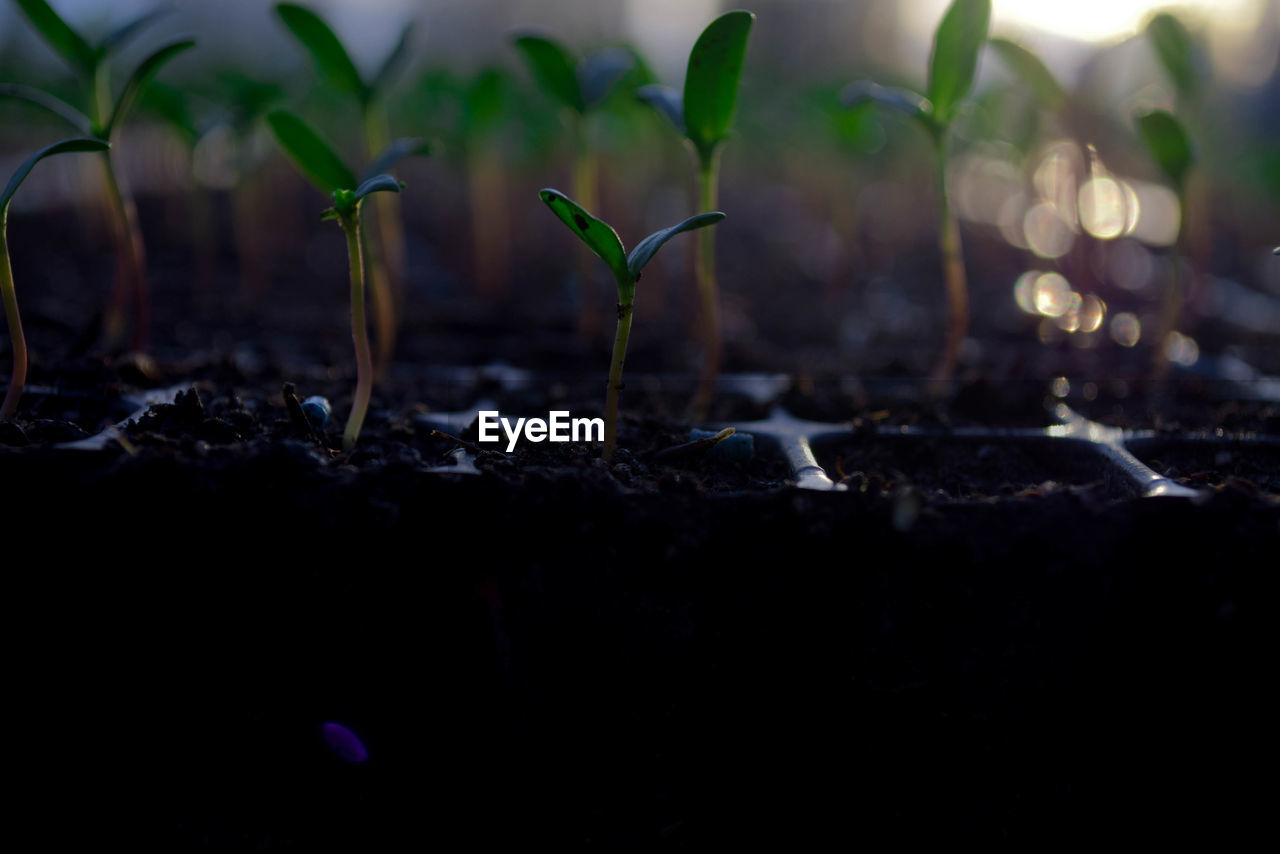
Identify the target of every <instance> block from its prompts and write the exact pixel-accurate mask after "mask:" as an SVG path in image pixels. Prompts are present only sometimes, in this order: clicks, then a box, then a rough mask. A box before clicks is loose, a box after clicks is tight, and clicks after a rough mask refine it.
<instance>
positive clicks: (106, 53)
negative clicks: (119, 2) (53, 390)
mask: <svg viewBox="0 0 1280 854" xmlns="http://www.w3.org/2000/svg"><path fill="white" fill-rule="evenodd" d="M14 2H15V3H16V4H17V5H18V8H20V9H21V10H22V11H23V13H24V14H25V15H26V16H27V19H28V20H29V21H30V22H31V25H32V26H33V27H35V29H36V31H37V32H39V33H40V35H41V36H42V37H43V38H44V40H45V41H46V42H48V43H49V46H50V47H52V48H53V49H54V51H55V52H57V53H58V54H59V55H60V56H61V57H62V58H63V59H65V60H66V61H67V63H68V64H69V65H71V67H72V68H73V69H75V71H76V73H77V74H78V75H79V77H80V79H81V81H82V83H83V84H84V85H85V87H86V88H87V90H88V100H89V114H88V115H85V114H84V113H83V112H81V111H80V110H78V109H77V108H76V107H73V106H72V105H70V104H68V103H66V102H65V101H63V100H61V99H59V98H56V97H54V96H53V95H50V94H48V93H47V92H44V91H42V90H40V89H35V88H32V87H30V86H22V85H19V84H13V83H4V84H0V95H8V96H10V97H14V98H21V99H23V100H25V101H28V102H30V103H33V104H36V105H37V106H40V107H43V108H44V109H46V110H48V111H49V112H51V113H53V114H54V115H56V116H58V117H59V118H61V119H63V120H64V121H67V122H69V123H70V124H71V125H73V126H74V127H75V128H76V129H77V130H79V131H80V132H81V133H83V134H86V135H88V136H93V137H97V138H99V139H104V140H107V141H114V140H115V137H116V134H117V132H118V131H119V129H120V126H121V125H122V124H123V123H124V119H125V117H126V116H127V115H128V114H129V111H130V109H132V107H133V105H134V103H135V102H136V101H137V99H138V95H139V93H140V92H141V91H142V88H143V86H144V85H146V83H147V82H148V81H149V80H150V79H151V78H152V77H154V76H155V75H156V73H157V72H158V71H159V70H160V68H161V66H163V65H164V64H165V63H166V62H168V61H169V60H170V59H173V57H175V56H177V55H178V54H180V53H182V52H183V51H184V50H187V49H188V48H190V47H193V46H194V45H195V42H194V41H192V40H190V39H184V40H181V41H175V42H171V43H169V44H166V45H165V46H163V47H161V48H159V49H157V50H155V51H153V52H152V53H151V54H149V55H148V56H147V57H146V58H145V59H144V60H142V62H141V63H139V64H138V66H137V67H136V68H135V69H134V70H133V73H132V74H131V75H130V76H129V79H128V80H127V81H126V82H125V85H124V88H123V89H121V90H120V93H119V94H118V95H116V96H114V97H113V96H112V93H111V77H110V65H109V63H108V60H109V59H110V58H111V56H112V54H114V53H115V52H116V51H117V50H119V49H120V48H121V47H123V46H124V45H126V44H128V43H129V42H130V41H131V40H132V39H133V38H134V37H135V36H137V35H138V34H139V33H140V32H142V30H144V29H145V28H146V27H147V26H148V25H150V24H151V23H152V22H153V21H154V20H156V19H157V18H159V17H160V16H161V15H163V14H165V13H166V12H167V11H168V10H167V9H166V8H160V9H153V10H152V11H150V12H144V13H143V14H141V15H139V16H138V17H136V18H134V19H133V20H131V21H129V22H128V23H126V24H124V25H122V26H120V27H118V28H117V29H115V30H113V31H112V32H110V33H108V34H107V36H106V37H105V38H103V39H102V41H100V42H99V43H98V44H96V45H91V44H90V43H89V42H88V41H86V40H85V38H84V37H83V36H81V35H80V34H79V33H77V32H76V31H75V30H74V29H72V28H71V26H70V25H69V24H68V23H67V22H66V21H64V20H63V19H62V18H61V17H59V15H58V13H57V12H55V11H53V9H52V8H51V7H50V6H49V4H48V3H47V2H45V0H14ZM102 163H103V174H104V177H105V183H106V190H107V203H108V205H109V206H110V209H111V216H110V218H109V219H110V222H111V224H112V229H113V232H114V236H115V241H116V246H117V249H118V251H119V253H120V254H119V261H118V266H117V270H116V282H115V288H114V290H113V292H112V297H111V302H110V304H109V305H108V307H107V317H106V339H107V343H108V346H114V345H115V344H116V343H118V342H119V341H120V339H121V338H122V337H123V335H124V327H125V313H126V309H125V305H126V304H127V303H129V302H132V303H133V310H134V323H133V348H134V349H135V350H143V349H145V348H146V345H147V338H148V334H149V331H150V330H149V327H150V323H151V320H150V315H151V301H150V298H149V297H148V295H147V279H146V261H145V257H146V255H145V249H144V244H143V241H142V230H141V228H140V227H139V225H138V211H137V207H136V206H135V205H134V202H133V197H132V195H131V194H130V193H129V191H128V188H127V187H125V186H124V185H123V184H122V183H121V181H120V180H119V177H118V174H117V172H116V169H115V167H114V165H113V163H112V160H111V153H110V152H108V151H106V150H104V151H103V155H102Z"/></svg>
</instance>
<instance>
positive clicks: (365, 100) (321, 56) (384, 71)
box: [276, 3, 413, 108]
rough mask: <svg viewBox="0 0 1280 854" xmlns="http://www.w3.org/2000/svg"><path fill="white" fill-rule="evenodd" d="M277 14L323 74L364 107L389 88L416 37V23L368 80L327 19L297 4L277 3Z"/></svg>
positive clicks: (338, 88)
mask: <svg viewBox="0 0 1280 854" xmlns="http://www.w3.org/2000/svg"><path fill="white" fill-rule="evenodd" d="M276 14H277V15H279V16H280V20H281V21H283V22H284V25H285V26H286V27H288V28H289V31H290V32H292V33H293V34H294V36H296V37H297V39H298V41H300V42H302V45H303V47H305V48H306V49H307V51H308V52H309V53H310V54H311V57H312V59H313V60H314V61H315V64H316V67H317V68H318V69H319V70H320V75H321V76H322V77H323V78H324V79H325V80H326V81H328V83H329V85H331V86H333V88H335V89H336V90H338V91H339V92H343V93H345V94H347V95H351V96H353V97H355V98H356V100H357V101H359V103H360V105H361V107H362V108H364V107H368V106H369V104H371V103H372V102H373V101H375V100H377V98H378V97H379V96H380V95H381V94H382V93H383V92H384V91H385V90H386V88H387V86H388V85H390V82H391V80H392V79H394V77H395V75H396V74H397V73H398V72H399V71H400V68H401V66H402V65H403V64H404V61H405V59H406V58H407V57H408V54H409V43H410V40H411V38H412V36H413V23H412V22H410V23H408V24H406V25H405V26H404V29H402V30H401V31H400V38H399V40H398V41H397V42H396V46H395V47H394V48H392V50H391V53H389V54H388V55H387V58H386V59H385V60H383V62H382V65H381V66H379V68H378V70H377V71H376V72H375V73H374V75H373V79H372V80H370V81H369V82H367V83H366V82H365V80H364V78H363V77H362V76H361V75H360V72H359V71H358V70H357V69H356V66H355V63H354V62H352V61H351V55H350V54H349V53H347V49H346V48H345V47H344V46H343V44H342V41H341V40H340V39H339V38H338V36H337V34H336V33H334V31H333V30H332V29H331V28H330V27H329V25H328V24H327V23H325V21H324V19H323V18H321V17H320V16H319V15H317V14H316V13H315V12H312V11H311V10H310V9H308V8H306V7H305V6H299V5H298V4H296V3H278V4H276Z"/></svg>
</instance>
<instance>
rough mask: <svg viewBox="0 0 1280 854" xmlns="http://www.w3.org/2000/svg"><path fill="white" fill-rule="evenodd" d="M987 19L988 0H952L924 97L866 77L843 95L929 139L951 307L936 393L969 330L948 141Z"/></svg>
mask: <svg viewBox="0 0 1280 854" xmlns="http://www.w3.org/2000/svg"><path fill="white" fill-rule="evenodd" d="M990 19H991V0H952V3H951V5H950V6H949V7H948V8H947V11H946V13H945V14H944V15H943V16H942V22H941V23H940V24H939V25H938V29H937V31H936V32H935V33H934V37H933V54H932V55H931V57H930V59H929V89H928V93H929V94H928V97H925V96H924V95H920V94H918V93H916V92H912V91H910V90H907V89H897V88H891V87H887V86H881V85H879V84H877V83H873V82H871V81H868V80H859V81H856V82H854V83H851V84H849V85H848V86H847V87H845V90H844V92H843V93H842V95H841V99H842V100H843V101H844V103H845V105H846V106H853V105H855V104H860V103H862V102H864V101H872V102H874V103H876V104H879V105H881V106H883V107H888V108H890V109H893V110H897V111H898V112H902V113H906V114H907V115H909V116H911V117H912V118H913V119H915V120H916V121H918V122H919V123H920V125H921V127H923V128H924V129H925V131H926V132H927V133H928V134H929V138H930V139H931V140H933V146H934V153H935V156H936V158H937V166H938V170H937V178H938V210H939V219H940V221H941V227H940V231H939V233H938V249H939V251H940V253H941V255H942V268H943V275H944V277H945V282H946V289H947V305H948V309H949V319H948V323H947V334H946V339H945V341H944V342H943V346H942V354H941V356H940V357H939V359H938V363H937V366H936V367H935V368H934V369H933V373H932V375H931V380H932V382H931V385H932V386H933V389H934V391H935V392H940V391H941V390H942V389H944V388H945V386H946V384H947V383H948V382H949V381H950V380H951V379H952V377H954V376H955V371H956V365H957V363H958V362H959V358H960V347H961V345H962V344H963V343H964V339H965V336H966V335H967V334H968V332H969V286H968V283H967V282H966V280H965V272H964V254H963V249H962V248H961V245H960V224H959V223H958V222H957V221H956V217H955V214H954V213H952V211H951V205H950V201H949V200H948V199H947V144H948V141H949V137H950V130H951V125H952V123H953V122H954V121H955V118H956V115H957V113H958V110H959V107H960V105H961V103H962V102H963V101H964V99H965V98H966V97H968V95H969V90H970V89H972V88H973V78H974V74H975V72H976V71H977V67H978V52H979V51H980V50H981V48H982V44H983V42H985V41H986V39H987V26H988V24H989V22H990Z"/></svg>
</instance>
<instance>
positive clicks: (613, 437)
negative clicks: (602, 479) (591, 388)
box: [603, 282, 635, 462]
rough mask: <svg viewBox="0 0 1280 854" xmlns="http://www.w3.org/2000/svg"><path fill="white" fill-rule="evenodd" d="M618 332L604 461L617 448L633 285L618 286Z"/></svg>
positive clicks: (611, 366) (606, 409) (607, 402)
mask: <svg viewBox="0 0 1280 854" xmlns="http://www.w3.org/2000/svg"><path fill="white" fill-rule="evenodd" d="M618 299H619V302H618V331H617V332H616V333H615V334H614V336H613V361H611V362H610V363H609V390H608V393H607V394H606V395H605V402H604V454H603V456H604V459H605V462H608V461H610V460H612V459H613V452H614V450H615V449H616V448H617V447H618V396H619V395H620V394H621V393H622V388H623V386H622V365H623V363H624V362H625V361H626V360H627V341H628V339H630V337H631V317H632V315H633V314H634V313H635V283H634V282H632V283H630V285H629V286H624V285H622V284H620V285H619V286H618Z"/></svg>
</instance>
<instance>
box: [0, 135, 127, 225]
mask: <svg viewBox="0 0 1280 854" xmlns="http://www.w3.org/2000/svg"><path fill="white" fill-rule="evenodd" d="M110 147H111V145H110V144H109V143H106V142H104V141H103V140H100V139H89V138H87V137H84V138H77V139H64V140H62V141H61V142H55V143H54V144H53V145H49V146H45V147H44V148H42V149H40V150H39V151H37V152H36V153H35V154H33V155H31V156H30V157H28V158H27V159H26V160H24V161H23V162H22V165H21V166H19V167H18V169H17V171H16V172H14V173H13V177H12V178H10V179H9V183H8V184H6V185H5V188H4V192H3V193H0V212H2V211H4V210H5V209H7V208H8V207H9V202H10V200H12V199H13V194H14V193H16V192H17V191H18V187H19V186H20V185H21V184H22V182H23V181H25V180H26V178H27V176H28V175H30V174H31V170H32V169H33V168H35V165H36V164H37V163H39V162H40V161H41V160H43V159H44V158H46V157H49V156H50V155H53V154H63V153H64V152H71V151H106V150H107V149H109V148H110Z"/></svg>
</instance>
